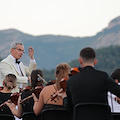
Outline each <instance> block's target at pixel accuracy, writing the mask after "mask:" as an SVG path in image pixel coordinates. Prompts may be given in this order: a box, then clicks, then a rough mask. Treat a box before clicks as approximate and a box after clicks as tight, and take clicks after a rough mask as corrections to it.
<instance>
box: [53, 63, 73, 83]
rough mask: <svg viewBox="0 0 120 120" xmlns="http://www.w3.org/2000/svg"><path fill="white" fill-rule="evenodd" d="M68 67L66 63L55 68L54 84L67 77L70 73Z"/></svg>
mask: <svg viewBox="0 0 120 120" xmlns="http://www.w3.org/2000/svg"><path fill="white" fill-rule="evenodd" d="M70 70H71V68H70V66H69V64H67V63H61V64H59V65H57V66H56V70H55V75H56V79H57V81H56V82H59V81H60V80H61V79H62V78H65V77H68V76H69V73H70Z"/></svg>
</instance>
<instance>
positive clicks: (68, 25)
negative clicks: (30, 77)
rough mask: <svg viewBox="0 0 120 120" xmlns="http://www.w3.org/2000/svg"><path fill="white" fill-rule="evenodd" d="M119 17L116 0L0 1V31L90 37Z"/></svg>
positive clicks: (119, 3)
mask: <svg viewBox="0 0 120 120" xmlns="http://www.w3.org/2000/svg"><path fill="white" fill-rule="evenodd" d="M118 16H120V0H0V30H5V29H10V28H14V29H17V30H20V31H22V32H24V33H27V34H31V35H46V34H53V35H68V36H74V37H77V36H79V37H83V36H93V35H95V34H96V33H97V32H100V31H101V30H102V29H104V28H106V27H107V26H108V24H109V22H110V21H111V20H112V19H114V18H116V17H118Z"/></svg>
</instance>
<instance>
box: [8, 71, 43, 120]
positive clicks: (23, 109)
mask: <svg viewBox="0 0 120 120" xmlns="http://www.w3.org/2000/svg"><path fill="white" fill-rule="evenodd" d="M39 76H41V77H43V73H42V71H41V70H39V69H36V70H33V71H32V73H31V76H30V77H29V79H30V82H31V89H30V90H28V89H25V90H23V91H22V93H21V96H19V99H18V109H16V107H15V105H14V104H12V103H8V102H7V103H6V104H7V105H8V106H9V108H10V109H11V112H12V113H13V115H15V116H17V117H18V118H22V116H23V115H24V114H25V113H28V112H33V104H34V100H33V98H32V97H31V98H30V99H27V101H24V102H23V100H24V99H25V98H27V97H28V96H31V95H32V92H34V91H35V88H36V87H38V86H40V87H41V89H39V90H40V91H41V90H42V88H43V81H42V80H41V79H40V78H39ZM36 119H37V118H36Z"/></svg>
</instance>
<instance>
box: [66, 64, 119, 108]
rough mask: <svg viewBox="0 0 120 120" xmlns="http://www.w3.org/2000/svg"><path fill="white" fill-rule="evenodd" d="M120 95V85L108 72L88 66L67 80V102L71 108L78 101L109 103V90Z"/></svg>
mask: <svg viewBox="0 0 120 120" xmlns="http://www.w3.org/2000/svg"><path fill="white" fill-rule="evenodd" d="M108 91H110V92H111V93H113V94H115V95H116V96H118V97H120V87H119V86H118V84H117V83H116V82H115V81H114V80H113V79H112V78H110V77H109V76H108V75H107V73H106V72H102V71H98V70H95V69H94V68H93V67H91V66H86V67H84V68H82V69H81V70H80V72H79V73H77V74H75V75H73V76H72V77H70V78H69V79H68V80H67V91H66V92H67V104H68V108H69V109H70V110H73V107H74V106H75V105H76V104H77V103H86V102H95V103H108V100H107V92H108Z"/></svg>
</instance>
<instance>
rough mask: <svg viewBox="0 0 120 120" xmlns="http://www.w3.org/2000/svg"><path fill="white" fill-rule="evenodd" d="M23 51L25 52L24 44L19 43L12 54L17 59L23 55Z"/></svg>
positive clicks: (12, 50)
mask: <svg viewBox="0 0 120 120" xmlns="http://www.w3.org/2000/svg"><path fill="white" fill-rule="evenodd" d="M23 53H24V46H23V45H17V46H16V48H14V49H13V48H12V49H11V55H12V56H13V57H14V58H15V59H18V60H19V59H20V58H21V57H22V55H23Z"/></svg>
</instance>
